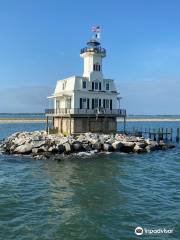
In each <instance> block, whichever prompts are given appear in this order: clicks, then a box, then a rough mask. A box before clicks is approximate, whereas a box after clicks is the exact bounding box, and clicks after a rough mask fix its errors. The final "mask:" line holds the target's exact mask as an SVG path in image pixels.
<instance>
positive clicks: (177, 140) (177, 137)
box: [176, 128, 179, 142]
mask: <svg viewBox="0 0 180 240" xmlns="http://www.w3.org/2000/svg"><path fill="white" fill-rule="evenodd" d="M176 142H179V128H177V132H176Z"/></svg>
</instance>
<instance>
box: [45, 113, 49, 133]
mask: <svg viewBox="0 0 180 240" xmlns="http://www.w3.org/2000/svg"><path fill="white" fill-rule="evenodd" d="M48 131H49V118H48V116H47V117H46V132H47V133H48Z"/></svg>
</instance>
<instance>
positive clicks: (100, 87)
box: [99, 82, 101, 91]
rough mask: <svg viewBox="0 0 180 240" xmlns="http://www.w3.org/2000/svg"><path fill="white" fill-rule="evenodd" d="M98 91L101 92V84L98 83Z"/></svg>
mask: <svg viewBox="0 0 180 240" xmlns="http://www.w3.org/2000/svg"><path fill="white" fill-rule="evenodd" d="M99 91H101V82H100V83H99Z"/></svg>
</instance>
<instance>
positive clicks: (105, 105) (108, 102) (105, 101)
mask: <svg viewBox="0 0 180 240" xmlns="http://www.w3.org/2000/svg"><path fill="white" fill-rule="evenodd" d="M103 108H108V109H109V108H110V109H112V100H109V99H103Z"/></svg>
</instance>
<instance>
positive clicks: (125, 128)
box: [124, 116, 126, 134]
mask: <svg viewBox="0 0 180 240" xmlns="http://www.w3.org/2000/svg"><path fill="white" fill-rule="evenodd" d="M125 133H126V116H124V134H125Z"/></svg>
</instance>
